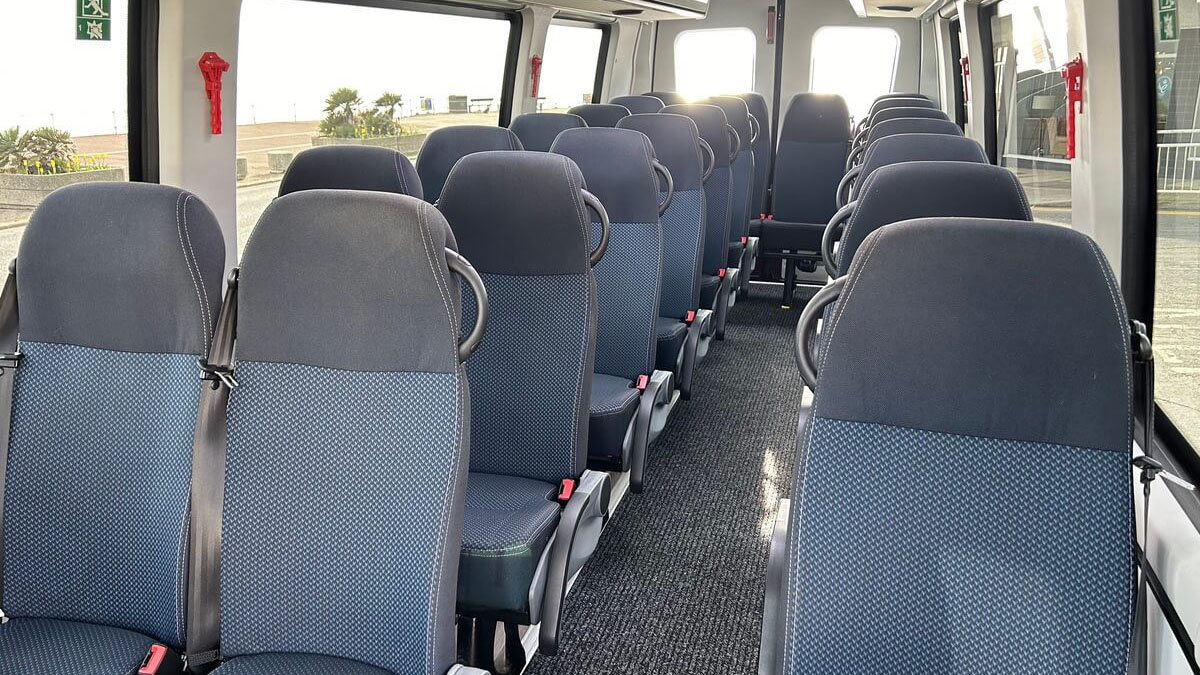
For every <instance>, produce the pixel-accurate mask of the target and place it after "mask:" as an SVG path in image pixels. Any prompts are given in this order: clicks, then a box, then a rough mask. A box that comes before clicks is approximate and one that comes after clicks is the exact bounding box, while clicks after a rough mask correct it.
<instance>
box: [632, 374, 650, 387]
mask: <svg viewBox="0 0 1200 675" xmlns="http://www.w3.org/2000/svg"><path fill="white" fill-rule="evenodd" d="M649 384H650V376H649V375H638V379H637V384H636V385H634V388H636V389H637V390H638V391H646V387H647V386H648V385H649Z"/></svg>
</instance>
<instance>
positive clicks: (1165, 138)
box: [1158, 129, 1200, 193]
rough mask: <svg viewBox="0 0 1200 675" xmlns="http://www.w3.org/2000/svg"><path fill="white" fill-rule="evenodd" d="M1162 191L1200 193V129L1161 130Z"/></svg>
mask: <svg viewBox="0 0 1200 675" xmlns="http://www.w3.org/2000/svg"><path fill="white" fill-rule="evenodd" d="M1158 191H1159V192H1181V193H1200V129H1167V130H1164V131H1159V132H1158Z"/></svg>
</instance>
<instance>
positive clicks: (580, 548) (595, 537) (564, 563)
mask: <svg viewBox="0 0 1200 675" xmlns="http://www.w3.org/2000/svg"><path fill="white" fill-rule="evenodd" d="M611 496H612V485H611V483H610V482H609V478H608V474H607V473H604V472H600V471H584V472H583V476H582V477H580V479H579V485H578V486H577V487H576V488H575V492H574V493H572V494H571V498H570V499H568V500H567V504H566V506H564V507H563V510H562V515H560V516H559V519H558V528H557V529H556V530H555V531H554V540H553V542H552V543H551V549H550V563H549V570H548V571H547V574H546V592H545V594H544V595H543V596H542V621H541V630H539V631H538V652H540V653H542V654H546V655H548V656H553V655H555V654H557V653H558V635H559V629H560V627H561V625H562V606H563V601H565V600H566V598H567V587H568V585H569V584H570V583H571V579H572V577H574V576H575V574H577V573H578V572H579V570H580V569H582V568H583V565H584V563H586V562H587V560H588V558H590V557H591V555H592V553H593V552H594V551H595V550H596V545H597V544H598V543H599V541H600V532H601V531H602V530H603V529H604V523H605V521H607V520H608V506H609V499H610V498H611Z"/></svg>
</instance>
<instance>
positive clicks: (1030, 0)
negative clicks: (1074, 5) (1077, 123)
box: [992, 0, 1073, 225]
mask: <svg viewBox="0 0 1200 675" xmlns="http://www.w3.org/2000/svg"><path fill="white" fill-rule="evenodd" d="M992 46H993V50H994V54H993V56H994V59H995V68H996V107H997V110H996V127H997V128H996V148H997V154H998V156H999V163H1000V165H1001V166H1004V167H1007V168H1009V169H1012V170H1013V171H1014V172H1015V173H1016V174H1017V177H1018V178H1020V180H1021V184H1022V185H1023V186H1024V187H1025V191H1026V192H1027V193H1028V194H1029V202H1030V205H1031V207H1032V208H1033V217H1034V218H1035V219H1037V220H1041V221H1046V222H1052V223H1060V224H1063V225H1070V224H1071V162H1070V160H1068V159H1067V158H1066V152H1067V104H1066V85H1065V84H1064V83H1063V78H1062V75H1061V73H1060V72H1059V71H1060V69H1061V68H1062V67H1063V65H1065V64H1066V63H1067V62H1068V61H1070V60H1071V59H1072V58H1073V55H1071V54H1069V53H1068V46H1067V8H1066V1H1065V0H1001V2H999V3H997V4H996V13H995V15H994V16H993V17H992Z"/></svg>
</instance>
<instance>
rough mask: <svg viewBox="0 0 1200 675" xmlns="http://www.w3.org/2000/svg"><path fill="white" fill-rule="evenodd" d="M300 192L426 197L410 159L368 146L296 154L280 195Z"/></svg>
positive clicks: (333, 146)
mask: <svg viewBox="0 0 1200 675" xmlns="http://www.w3.org/2000/svg"><path fill="white" fill-rule="evenodd" d="M301 190H372V191H376V192H394V193H396V194H402V195H409V196H411V197H416V198H417V199H423V198H424V191H423V190H422V189H421V179H420V177H418V176H417V170H416V169H415V168H414V167H413V165H412V162H410V161H409V159H408V157H405V156H404V154H403V153H401V152H400V151H398V150H393V149H392V148H376V147H372V146H369V145H325V146H321V147H316V148H310V149H308V150H305V151H303V152H301V153H300V154H298V155H296V158H295V159H293V160H292V163H291V165H290V166H288V169H287V172H286V173H285V174H283V180H282V181H281V182H280V183H279V194H280V196H282V195H286V194H290V193H292V192H300V191H301Z"/></svg>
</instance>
